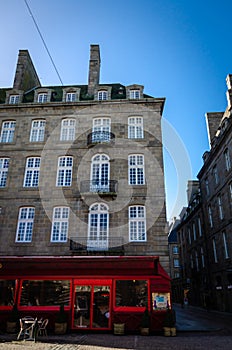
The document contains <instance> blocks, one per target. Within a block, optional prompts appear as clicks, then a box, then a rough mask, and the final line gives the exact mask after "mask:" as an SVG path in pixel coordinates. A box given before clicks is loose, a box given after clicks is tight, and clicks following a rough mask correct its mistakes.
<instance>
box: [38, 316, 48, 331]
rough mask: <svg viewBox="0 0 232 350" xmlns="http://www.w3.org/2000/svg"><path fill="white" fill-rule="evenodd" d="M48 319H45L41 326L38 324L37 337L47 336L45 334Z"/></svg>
mask: <svg viewBox="0 0 232 350" xmlns="http://www.w3.org/2000/svg"><path fill="white" fill-rule="evenodd" d="M48 321H49V320H48V318H45V319H44V320H43V322H42V323H41V325H40V324H39V329H38V335H48V334H47V325H48Z"/></svg>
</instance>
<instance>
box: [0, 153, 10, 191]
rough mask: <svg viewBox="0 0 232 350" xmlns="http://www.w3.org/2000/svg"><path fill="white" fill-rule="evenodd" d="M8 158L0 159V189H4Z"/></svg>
mask: <svg viewBox="0 0 232 350" xmlns="http://www.w3.org/2000/svg"><path fill="white" fill-rule="evenodd" d="M9 160H10V159H9V158H0V188H2V187H6V181H7V175H8V168H9Z"/></svg>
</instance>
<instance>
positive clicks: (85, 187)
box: [80, 180, 118, 195]
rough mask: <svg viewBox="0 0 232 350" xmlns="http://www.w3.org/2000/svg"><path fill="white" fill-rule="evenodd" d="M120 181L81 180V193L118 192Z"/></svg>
mask: <svg viewBox="0 0 232 350" xmlns="http://www.w3.org/2000/svg"><path fill="white" fill-rule="evenodd" d="M117 185H118V182H117V181H116V180H93V181H81V186H80V191H81V193H88V192H91V193H101V194H114V195H115V194H116V193H117Z"/></svg>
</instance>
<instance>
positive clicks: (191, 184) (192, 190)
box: [187, 180, 199, 204]
mask: <svg viewBox="0 0 232 350" xmlns="http://www.w3.org/2000/svg"><path fill="white" fill-rule="evenodd" d="M198 192H199V181H198V180H189V181H188V185H187V198H188V204H189V203H190V202H191V200H192V197H193V196H194V194H196V193H198Z"/></svg>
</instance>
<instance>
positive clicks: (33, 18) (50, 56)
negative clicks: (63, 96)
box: [24, 0, 64, 85]
mask: <svg viewBox="0 0 232 350" xmlns="http://www.w3.org/2000/svg"><path fill="white" fill-rule="evenodd" d="M24 2H25V4H26V6H27V9H28V11H29V13H30V15H31V18H32V20H33V22H34V24H35V27H36V29H37V31H38V33H39V36H40V38H41V40H42V42H43V45H44V47H45V49H46V51H47V54H48V56H49V58H50V60H51V62H52V65H53V67H54V69H55V71H56V74H57V76H58V78H59V80H60V82H61V85H64V84H63V82H62V79H61V77H60V74H59V72H58V69H57V67H56V65H55V62H54V60H53V58H52V55H51V54H50V51H49V49H48V47H47V45H46V42H45V40H44V37H43V35H42V33H41V31H40V29H39V26H38V24H37V22H36V20H35V17H34V15H33V13H32V11H31V8H30V6H29V5H28V2H27V0H24Z"/></svg>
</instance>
